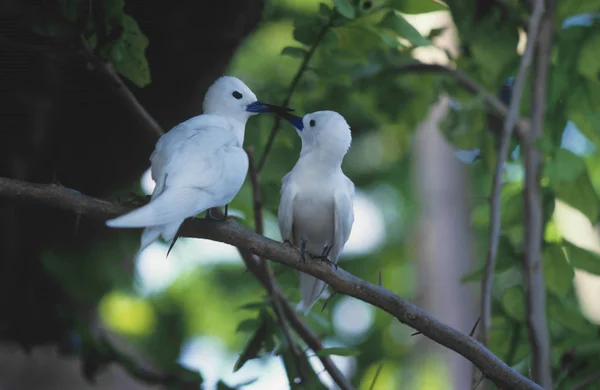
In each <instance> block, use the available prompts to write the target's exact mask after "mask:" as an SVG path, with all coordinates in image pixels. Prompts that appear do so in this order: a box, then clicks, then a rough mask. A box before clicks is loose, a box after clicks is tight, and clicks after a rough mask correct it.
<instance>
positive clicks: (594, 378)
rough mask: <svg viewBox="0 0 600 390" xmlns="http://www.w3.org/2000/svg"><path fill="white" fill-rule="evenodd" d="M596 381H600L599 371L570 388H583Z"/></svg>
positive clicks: (574, 389) (573, 389) (581, 389)
mask: <svg viewBox="0 0 600 390" xmlns="http://www.w3.org/2000/svg"><path fill="white" fill-rule="evenodd" d="M598 382H600V372H598V373H596V374H594V375H592V376H591V377H589V378H587V379H586V380H584V381H583V382H581V383H578V384H576V385H575V386H573V387H571V389H570V390H584V389H587V388H588V387H590V386H592V385H595V384H596V383H598Z"/></svg>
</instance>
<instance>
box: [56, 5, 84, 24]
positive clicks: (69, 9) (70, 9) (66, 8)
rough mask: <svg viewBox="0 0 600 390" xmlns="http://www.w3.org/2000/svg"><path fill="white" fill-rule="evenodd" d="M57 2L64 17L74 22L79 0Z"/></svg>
mask: <svg viewBox="0 0 600 390" xmlns="http://www.w3.org/2000/svg"><path fill="white" fill-rule="evenodd" d="M59 4H60V9H61V11H62V14H63V15H64V16H65V18H67V19H68V20H69V21H71V22H75V21H76V20H77V16H78V15H77V11H78V7H79V0H59Z"/></svg>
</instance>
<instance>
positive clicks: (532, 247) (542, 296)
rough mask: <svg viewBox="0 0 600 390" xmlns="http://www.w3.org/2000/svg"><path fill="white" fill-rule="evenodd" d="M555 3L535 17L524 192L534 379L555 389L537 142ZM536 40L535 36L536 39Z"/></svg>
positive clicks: (540, 4)
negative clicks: (529, 129)
mask: <svg viewBox="0 0 600 390" xmlns="http://www.w3.org/2000/svg"><path fill="white" fill-rule="evenodd" d="M553 5H554V1H549V2H548V8H547V9H546V10H544V0H536V1H535V4H534V9H533V14H534V15H535V16H536V19H534V18H532V23H531V31H532V32H533V30H534V22H535V23H536V24H535V26H537V24H540V27H539V30H540V32H539V39H538V40H537V51H536V58H535V65H536V66H535V71H534V72H533V74H534V75H533V82H532V83H531V88H532V93H531V131H530V133H529V137H527V139H526V140H525V142H523V153H524V156H525V188H524V193H523V196H524V197H523V202H524V214H525V235H524V236H525V237H524V249H525V250H524V251H525V256H524V262H523V285H524V287H525V313H526V325H527V330H528V333H529V342H530V343H531V354H532V373H533V380H535V381H536V382H537V383H539V384H540V385H541V386H542V387H543V388H544V389H553V388H554V386H553V383H552V361H551V345H550V336H549V333H548V325H547V317H546V287H545V283H544V275H543V265H542V240H543V237H544V222H543V211H542V191H541V186H540V171H541V166H542V158H541V154H540V152H539V151H538V150H537V149H536V148H535V147H534V145H533V143H534V142H535V141H536V139H538V137H540V136H541V135H542V132H543V129H544V117H545V114H546V95H547V90H548V73H549V68H550V56H551V51H552V38H553V37H552V33H553V31H552V30H553V22H554V21H553V14H554V12H553ZM532 40H533V41H535V39H532Z"/></svg>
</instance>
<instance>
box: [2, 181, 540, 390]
mask: <svg viewBox="0 0 600 390" xmlns="http://www.w3.org/2000/svg"><path fill="white" fill-rule="evenodd" d="M0 196H2V197H10V198H13V199H17V200H20V201H22V202H33V203H38V204H46V205H48V206H53V207H59V208H62V209H65V210H70V211H75V212H77V213H79V214H82V215H84V216H89V217H94V218H96V219H99V220H101V221H106V220H107V219H110V218H113V217H115V216H118V215H121V214H123V213H125V212H127V211H129V210H130V209H129V208H125V207H123V206H119V205H115V204H112V203H110V202H107V201H104V200H100V199H96V198H92V197H89V196H86V195H83V194H81V193H79V192H78V191H75V190H72V189H68V188H64V187H59V186H56V185H44V184H32V183H27V182H23V181H19V180H13V179H7V178H0ZM183 227H184V228H183V231H182V236H185V237H195V238H205V239H209V240H213V241H217V242H223V243H226V244H229V245H232V246H235V247H237V248H239V249H240V250H241V251H243V252H244V253H251V254H254V255H256V256H260V257H263V258H265V259H270V260H271V261H274V262H277V263H280V264H283V265H286V266H288V267H291V268H293V269H295V270H297V271H300V272H304V273H307V274H309V275H312V276H314V277H315V278H317V279H319V280H322V281H324V282H325V283H327V284H328V285H330V286H331V287H332V288H333V289H334V290H335V291H337V292H338V293H340V294H345V295H348V296H351V297H354V298H356V299H359V300H361V301H363V302H366V303H369V304H372V305H374V306H376V307H379V308H380V309H382V310H384V311H386V312H387V313H389V314H391V315H393V316H394V317H396V318H397V319H398V320H399V321H400V322H402V323H404V324H406V325H408V326H410V327H411V328H413V329H416V330H419V331H420V332H422V333H423V334H424V335H425V336H427V337H429V338H430V339H432V340H434V341H436V342H438V343H440V344H441V345H444V346H445V347H447V348H450V349H451V350H453V351H455V352H457V353H459V354H460V355H462V356H464V357H465V358H466V359H467V360H469V361H471V362H472V363H473V364H475V365H476V366H477V367H478V368H479V369H480V370H481V372H483V373H484V374H485V375H486V378H488V379H489V380H491V381H493V382H494V383H495V384H496V385H497V386H498V387H500V388H507V389H515V390H521V389H527V390H529V389H531V390H534V389H535V390H541V389H542V388H541V387H540V386H539V385H538V384H536V383H534V382H532V381H531V380H529V379H527V378H525V377H524V376H523V375H521V374H519V373H518V372H517V371H515V370H514V369H513V368H511V367H509V366H508V365H506V363H504V362H503V361H502V360H501V359H499V358H498V357H497V356H495V355H494V354H493V353H492V352H490V351H489V350H488V349H487V348H485V347H484V346H483V345H482V344H481V343H479V342H477V340H475V339H473V338H472V337H469V336H468V335H466V334H464V333H461V332H459V331H458V330H456V329H454V328H453V327H450V326H448V325H445V324H443V323H441V322H440V321H438V320H437V319H435V318H434V317H432V316H431V315H429V314H428V313H426V312H424V311H423V310H421V309H419V308H418V307H417V306H415V305H414V304H412V303H411V302H408V301H406V300H404V299H402V298H401V297H399V296H398V295H396V294H394V293H393V292H391V291H390V290H388V289H386V288H383V287H379V286H377V285H376V284H373V283H369V282H367V281H365V280H363V279H360V278H358V277H356V276H354V275H352V274H350V273H349V272H347V271H345V270H344V269H342V268H341V267H338V268H337V270H335V269H333V268H332V267H331V266H329V265H327V264H323V263H321V262H320V261H303V260H302V257H301V256H300V254H299V253H298V251H297V250H295V249H293V248H290V247H289V246H287V245H284V244H282V243H280V242H277V241H274V240H271V239H270V238H267V237H264V236H261V235H260V234H258V233H255V232H253V231H251V230H248V229H246V228H244V227H243V226H241V225H240V224H238V223H237V222H235V221H233V220H227V221H212V220H206V219H197V218H191V219H188V220H186V221H185V222H184V224H183ZM250 256H251V255H250ZM261 281H262V280H261ZM282 306H283V310H284V311H285V315H286V317H287V318H288V319H289V320H290V324H291V325H292V327H293V328H294V329H296V331H297V332H298V334H299V335H300V336H301V337H302V338H304V336H303V335H302V334H301V333H300V331H298V330H297V329H303V328H302V327H297V325H296V323H295V321H299V322H301V320H300V319H299V318H298V316H297V315H296V316H294V315H292V314H296V313H295V312H294V310H293V309H292V308H291V307H290V306H289V305H282ZM304 329H305V330H307V329H308V328H306V327H305V326H304ZM311 343H318V344H319V345H320V341H319V340H318V339H316V340H311ZM309 346H310V347H311V348H312V349H313V350H314V349H315V348H314V347H313V345H310V344H309Z"/></svg>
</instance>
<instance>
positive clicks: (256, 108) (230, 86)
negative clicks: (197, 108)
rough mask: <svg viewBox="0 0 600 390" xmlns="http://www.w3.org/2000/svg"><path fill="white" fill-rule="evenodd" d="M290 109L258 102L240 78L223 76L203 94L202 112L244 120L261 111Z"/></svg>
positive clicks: (288, 110) (282, 111)
mask: <svg viewBox="0 0 600 390" xmlns="http://www.w3.org/2000/svg"><path fill="white" fill-rule="evenodd" d="M290 111H293V110H292V109H289V108H285V107H280V106H275V105H272V104H266V103H262V102H259V101H258V99H257V98H256V95H255V94H254V92H252V91H251V90H250V88H248V86H247V85H246V84H244V83H243V82H242V80H240V79H238V78H236V77H232V76H223V77H220V78H219V79H217V81H215V82H214V83H213V85H211V86H210V88H208V91H206V95H205V96H204V113H205V114H217V115H222V116H226V117H231V118H235V119H238V120H241V121H243V122H245V121H246V120H247V119H248V118H249V117H250V116H252V115H256V114H260V113H263V112H274V113H280V114H281V113H286V112H290Z"/></svg>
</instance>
